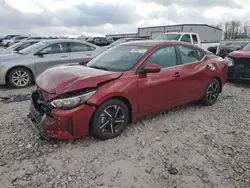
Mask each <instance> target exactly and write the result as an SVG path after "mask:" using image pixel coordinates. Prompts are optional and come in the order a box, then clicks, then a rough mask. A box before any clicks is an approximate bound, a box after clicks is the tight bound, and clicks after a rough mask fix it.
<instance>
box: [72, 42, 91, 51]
mask: <svg viewBox="0 0 250 188" xmlns="http://www.w3.org/2000/svg"><path fill="white" fill-rule="evenodd" d="M94 49H95V48H94V47H92V46H89V45H87V44H82V43H76V42H72V43H70V51H71V52H85V51H92V50H94Z"/></svg>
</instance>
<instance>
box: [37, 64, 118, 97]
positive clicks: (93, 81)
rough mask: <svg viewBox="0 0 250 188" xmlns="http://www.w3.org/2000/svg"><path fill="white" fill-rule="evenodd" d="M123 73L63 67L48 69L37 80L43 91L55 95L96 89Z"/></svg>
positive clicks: (84, 67)
mask: <svg viewBox="0 0 250 188" xmlns="http://www.w3.org/2000/svg"><path fill="white" fill-rule="evenodd" d="M121 75H122V72H109V71H104V70H98V69H93V68H90V67H86V66H83V65H63V66H56V67H52V68H49V69H47V70H46V71H44V72H43V73H42V74H40V75H39V76H38V77H37V78H36V84H37V86H38V87H39V88H41V89H42V90H44V91H46V92H48V93H50V94H55V95H60V94H63V93H66V92H70V91H76V90H80V89H84V88H90V87H91V88H92V87H96V86H97V84H98V83H101V82H104V81H108V80H112V79H116V78H118V77H120V76H121Z"/></svg>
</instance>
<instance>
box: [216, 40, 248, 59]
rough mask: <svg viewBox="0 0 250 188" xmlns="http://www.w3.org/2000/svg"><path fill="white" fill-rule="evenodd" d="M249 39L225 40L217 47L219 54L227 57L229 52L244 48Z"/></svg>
mask: <svg viewBox="0 0 250 188" xmlns="http://www.w3.org/2000/svg"><path fill="white" fill-rule="evenodd" d="M248 43H249V41H236V40H233V41H223V42H221V43H220V45H219V47H218V49H217V53H216V55H217V56H220V57H222V58H225V57H226V56H227V55H228V54H229V53H231V52H233V51H237V50H241V49H243V48H244V47H245V46H246V45H247V44H248Z"/></svg>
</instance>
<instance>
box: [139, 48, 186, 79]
mask: <svg viewBox="0 0 250 188" xmlns="http://www.w3.org/2000/svg"><path fill="white" fill-rule="evenodd" d="M166 47H174V49H175V55H176V65H174V66H171V67H164V68H161V70H166V69H169V68H173V67H177V66H180V65H182V64H181V59H180V57H179V55H178V52H177V48H176V46H175V45H172V44H170V45H165V46H161V47H159V48H156V49H155V50H154V51H152V52H151V53H150V54H149V55H148V56H147V58H146V59H145V60H144V61H143V63H142V64H141V65H140V66H139V67H138V69H137V70H136V72H135V74H136V75H138V74H140V71H141V69H142V68H143V67H144V66H145V64H146V61H147V60H148V58H149V57H151V55H153V54H154V53H156V52H157V50H160V49H161V48H166Z"/></svg>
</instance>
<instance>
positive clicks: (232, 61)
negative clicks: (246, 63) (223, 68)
mask: <svg viewBox="0 0 250 188" xmlns="http://www.w3.org/2000/svg"><path fill="white" fill-rule="evenodd" d="M225 60H226V62H227V64H228V66H229V67H231V66H233V65H234V60H233V59H232V58H230V57H227V58H225Z"/></svg>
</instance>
